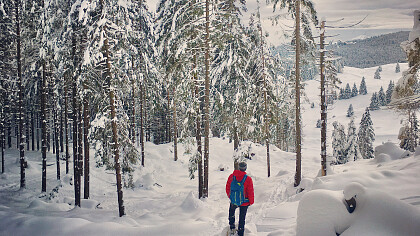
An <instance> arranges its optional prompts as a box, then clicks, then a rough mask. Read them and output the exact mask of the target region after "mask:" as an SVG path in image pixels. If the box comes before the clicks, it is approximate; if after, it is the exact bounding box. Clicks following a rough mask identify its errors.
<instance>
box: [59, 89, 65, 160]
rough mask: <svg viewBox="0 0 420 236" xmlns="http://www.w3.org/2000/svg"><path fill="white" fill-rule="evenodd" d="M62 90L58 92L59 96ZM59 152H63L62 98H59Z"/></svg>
mask: <svg viewBox="0 0 420 236" xmlns="http://www.w3.org/2000/svg"><path fill="white" fill-rule="evenodd" d="M61 92H62V90H61V91H60V94H61ZM60 108H61V109H60V131H59V132H60V149H61V150H60V152H64V135H63V132H64V128H63V116H64V111H63V100H62V98H60Z"/></svg>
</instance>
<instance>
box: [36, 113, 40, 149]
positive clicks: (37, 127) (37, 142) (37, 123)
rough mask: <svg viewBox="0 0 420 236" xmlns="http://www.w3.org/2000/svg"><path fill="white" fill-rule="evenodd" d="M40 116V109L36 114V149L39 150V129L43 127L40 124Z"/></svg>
mask: <svg viewBox="0 0 420 236" xmlns="http://www.w3.org/2000/svg"><path fill="white" fill-rule="evenodd" d="M40 122H41V121H40V118H39V111H38V112H37V115H36V150H37V151H39V129H40V128H41V127H39V126H40Z"/></svg>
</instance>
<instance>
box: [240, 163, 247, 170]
mask: <svg viewBox="0 0 420 236" xmlns="http://www.w3.org/2000/svg"><path fill="white" fill-rule="evenodd" d="M246 167H247V166H246V162H240V163H239V170H240V171H246Z"/></svg>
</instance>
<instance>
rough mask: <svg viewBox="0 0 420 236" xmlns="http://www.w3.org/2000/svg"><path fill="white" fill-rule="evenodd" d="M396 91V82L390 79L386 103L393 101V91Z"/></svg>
mask: <svg viewBox="0 0 420 236" xmlns="http://www.w3.org/2000/svg"><path fill="white" fill-rule="evenodd" d="M393 91H394V82H392V80H391V81H389V85H388V89H387V90H386V93H385V97H386V105H388V104H389V103H390V102H391V97H392V92H393Z"/></svg>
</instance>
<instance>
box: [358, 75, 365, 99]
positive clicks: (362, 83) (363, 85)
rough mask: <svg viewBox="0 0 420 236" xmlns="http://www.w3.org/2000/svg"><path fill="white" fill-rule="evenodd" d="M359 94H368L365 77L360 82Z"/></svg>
mask: <svg viewBox="0 0 420 236" xmlns="http://www.w3.org/2000/svg"><path fill="white" fill-rule="evenodd" d="M359 94H361V95H366V94H367V88H366V81H365V77H363V78H362V82H360V87H359Z"/></svg>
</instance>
